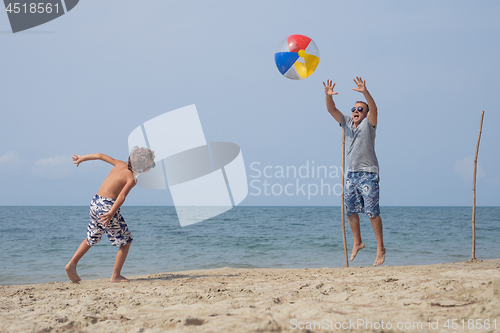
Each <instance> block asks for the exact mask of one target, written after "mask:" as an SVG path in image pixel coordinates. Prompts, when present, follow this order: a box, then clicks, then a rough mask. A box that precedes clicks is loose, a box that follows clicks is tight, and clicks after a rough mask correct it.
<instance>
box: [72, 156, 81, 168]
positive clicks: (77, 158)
mask: <svg viewBox="0 0 500 333" xmlns="http://www.w3.org/2000/svg"><path fill="white" fill-rule="evenodd" d="M72 159H73V164H76V166H77V167H78V165H79V164H80V163H82V162H83V159H82V157H81V156H80V155H76V154H73V157H72Z"/></svg>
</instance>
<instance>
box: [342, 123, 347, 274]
mask: <svg viewBox="0 0 500 333" xmlns="http://www.w3.org/2000/svg"><path fill="white" fill-rule="evenodd" d="M344 169H345V133H344V129H342V196H341V200H340V201H341V205H342V208H341V211H342V237H343V240H344V256H345V267H349V261H348V260H347V242H346V238H345V208H344V183H345V181H344V172H345V170H344Z"/></svg>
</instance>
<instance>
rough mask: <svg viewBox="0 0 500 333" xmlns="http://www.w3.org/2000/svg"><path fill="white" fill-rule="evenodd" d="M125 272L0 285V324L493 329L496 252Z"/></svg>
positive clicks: (499, 308)
mask: <svg viewBox="0 0 500 333" xmlns="http://www.w3.org/2000/svg"><path fill="white" fill-rule="evenodd" d="M61 269H64V268H63V267H61ZM129 278H131V282H130V283H120V284H112V283H110V282H109V279H98V280H87V281H82V282H80V283H71V282H51V283H44V284H31V285H14V286H1V287H0V332H165V331H172V332H273V331H274V332H280V331H281V332H340V331H342V327H343V328H344V329H347V330H350V331H352V332H500V259H495V260H485V261H477V262H465V263H453V264H437V265H425V266H380V267H355V268H354V267H353V268H345V267H343V268H310V269H271V268H258V269H234V268H220V269H208V270H198V271H186V272H175V273H165V274H152V275H147V276H136V277H129ZM429 320H430V322H429ZM495 320H496V323H495V322H494V321H495ZM495 325H496V328H495ZM485 326H487V327H488V328H487V329H485Z"/></svg>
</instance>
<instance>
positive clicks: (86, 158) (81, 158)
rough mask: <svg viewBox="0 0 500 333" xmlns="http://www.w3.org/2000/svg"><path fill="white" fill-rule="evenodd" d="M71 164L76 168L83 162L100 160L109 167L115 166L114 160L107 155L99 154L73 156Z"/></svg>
mask: <svg viewBox="0 0 500 333" xmlns="http://www.w3.org/2000/svg"><path fill="white" fill-rule="evenodd" d="M72 158H73V163H74V164H76V166H78V165H80V163H82V162H85V161H91V160H102V161H104V162H108V163H109V164H111V165H115V164H116V160H115V159H114V158H112V157H110V156H108V155H104V154H101V153H97V154H88V155H83V156H80V155H76V154H73V157H72Z"/></svg>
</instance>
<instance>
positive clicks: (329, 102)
mask: <svg viewBox="0 0 500 333" xmlns="http://www.w3.org/2000/svg"><path fill="white" fill-rule="evenodd" d="M323 85H324V86H325V95H326V109H327V110H328V112H330V114H331V115H332V117H333V118H335V120H336V121H337V122H338V123H339V124H340V123H341V122H342V112H340V110H339V109H337V107H336V106H335V102H334V101H333V95H338V93H336V92H334V91H333V88H334V87H335V83H332V80H326V84H325V82H323Z"/></svg>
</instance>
